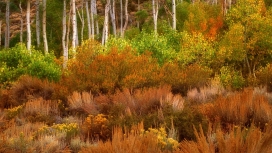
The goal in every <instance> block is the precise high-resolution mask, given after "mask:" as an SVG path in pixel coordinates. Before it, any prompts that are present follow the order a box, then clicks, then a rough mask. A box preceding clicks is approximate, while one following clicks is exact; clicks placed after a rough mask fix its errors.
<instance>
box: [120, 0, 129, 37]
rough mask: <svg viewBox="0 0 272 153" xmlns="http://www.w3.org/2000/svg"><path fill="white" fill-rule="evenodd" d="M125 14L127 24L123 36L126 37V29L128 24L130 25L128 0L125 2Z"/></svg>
mask: <svg viewBox="0 0 272 153" xmlns="http://www.w3.org/2000/svg"><path fill="white" fill-rule="evenodd" d="M125 16H126V20H125V25H124V27H123V31H122V36H121V37H122V38H123V37H124V35H125V31H126V29H127V25H128V0H126V2H125Z"/></svg>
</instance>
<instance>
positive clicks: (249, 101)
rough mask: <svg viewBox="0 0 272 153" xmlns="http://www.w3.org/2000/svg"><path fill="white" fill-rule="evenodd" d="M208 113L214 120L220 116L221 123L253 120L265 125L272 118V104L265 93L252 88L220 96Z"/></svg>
mask: <svg viewBox="0 0 272 153" xmlns="http://www.w3.org/2000/svg"><path fill="white" fill-rule="evenodd" d="M213 105H214V106H213V107H207V108H208V109H209V110H208V112H209V113H207V114H206V115H208V117H209V118H210V119H211V120H212V121H214V119H215V118H218V119H219V120H220V122H221V123H226V124H235V125H246V126H248V125H249V124H250V123H251V122H252V121H254V122H255V123H256V124H257V125H260V126H262V127H263V126H264V125H265V124H266V123H268V122H270V121H271V119H272V109H271V105H270V104H269V103H268V101H267V98H266V97H265V96H264V95H259V94H254V93H253V90H252V89H245V90H244V91H242V92H239V93H235V94H232V95H229V96H227V97H223V96H221V97H219V98H218V99H217V100H216V101H215V102H214V103H213Z"/></svg>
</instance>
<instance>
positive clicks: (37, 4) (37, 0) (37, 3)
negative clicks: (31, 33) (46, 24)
mask: <svg viewBox="0 0 272 153" xmlns="http://www.w3.org/2000/svg"><path fill="white" fill-rule="evenodd" d="M40 27H41V26H40V0H36V39H37V46H38V47H39V46H40V43H41V41H40V40H41V39H40V33H41V32H40V29H41V28H40Z"/></svg>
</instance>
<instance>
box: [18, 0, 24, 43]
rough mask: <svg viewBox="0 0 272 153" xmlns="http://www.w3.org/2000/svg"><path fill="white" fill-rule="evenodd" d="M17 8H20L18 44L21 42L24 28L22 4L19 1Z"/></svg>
mask: <svg viewBox="0 0 272 153" xmlns="http://www.w3.org/2000/svg"><path fill="white" fill-rule="evenodd" d="M19 8H20V13H21V19H20V42H21V43H22V42H23V28H24V27H23V26H24V21H23V9H22V3H21V1H20V4H19Z"/></svg>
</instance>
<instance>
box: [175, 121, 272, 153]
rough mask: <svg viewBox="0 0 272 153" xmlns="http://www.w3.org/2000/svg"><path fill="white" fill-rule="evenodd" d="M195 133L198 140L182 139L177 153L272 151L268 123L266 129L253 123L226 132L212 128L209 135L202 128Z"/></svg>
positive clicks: (255, 152)
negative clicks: (248, 126) (246, 126)
mask: <svg viewBox="0 0 272 153" xmlns="http://www.w3.org/2000/svg"><path fill="white" fill-rule="evenodd" d="M194 130H195V135H196V137H197V141H196V142H194V141H186V140H184V141H182V142H181V143H180V150H178V151H175V153H215V152H218V153H229V152H231V153H242V152H243V153H244V152H246V153H270V152H271V150H272V145H271V144H272V128H271V124H270V125H268V124H267V125H266V130H265V131H264V132H262V131H261V129H260V128H257V127H255V126H254V125H252V126H251V127H250V128H249V129H247V128H241V127H238V126H234V127H233V128H232V130H230V131H229V132H228V133H225V132H224V131H222V130H221V129H220V128H219V129H217V130H216V132H214V133H213V132H212V131H211V128H210V131H209V132H208V134H207V136H205V134H204V133H203V130H202V128H200V132H199V133H198V132H197V130H196V129H194Z"/></svg>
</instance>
